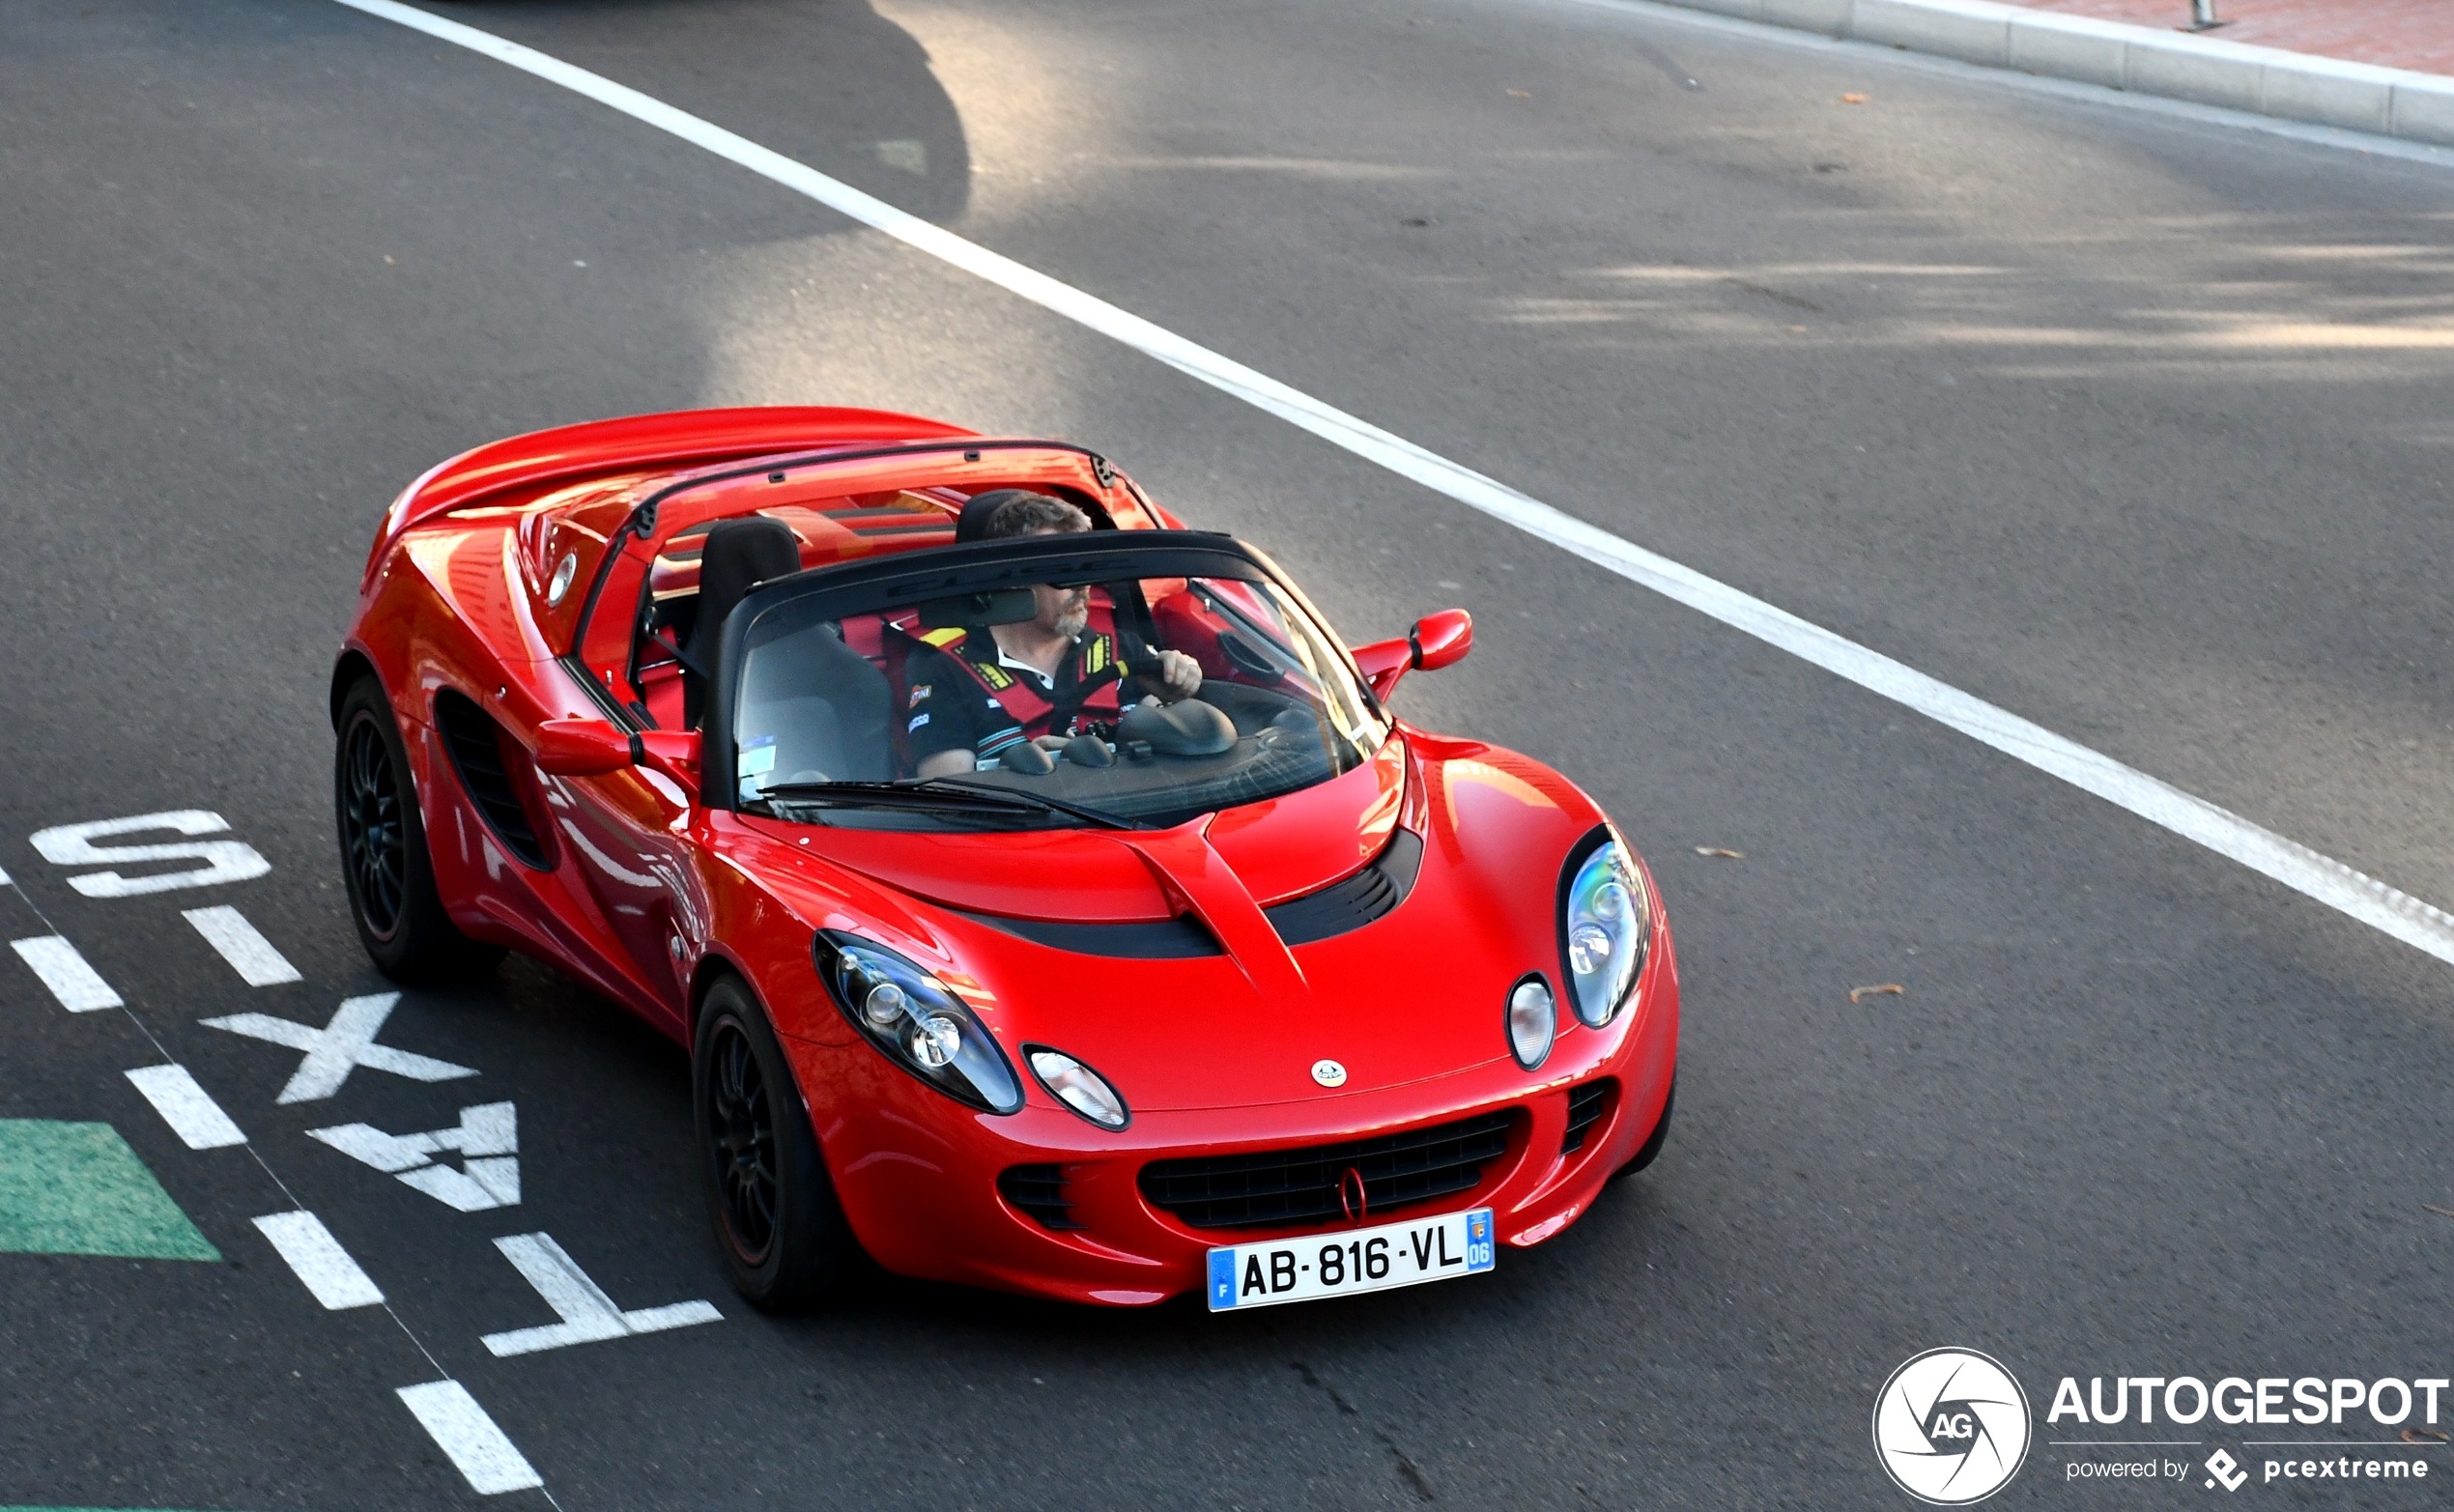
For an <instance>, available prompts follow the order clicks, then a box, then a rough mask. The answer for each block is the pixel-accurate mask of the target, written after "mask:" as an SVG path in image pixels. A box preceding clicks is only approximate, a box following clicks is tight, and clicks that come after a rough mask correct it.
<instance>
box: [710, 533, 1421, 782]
mask: <svg viewBox="0 0 2454 1512" xmlns="http://www.w3.org/2000/svg"><path fill="white" fill-rule="evenodd" d="M1127 534H1128V532H1106V531H1103V532H1099V533H1098V534H1097V535H1096V536H1090V537H1086V536H1082V535H1076V536H1071V537H1049V536H1042V537H1037V538H1031V539H1026V540H1021V541H1007V542H999V543H995V544H994V545H984V546H973V547H956V548H950V549H946V550H944V551H935V552H931V551H924V552H917V553H912V554H909V556H907V557H906V558H905V561H904V563H903V564H900V566H899V570H900V572H901V576H902V577H903V579H904V580H905V581H904V582H903V583H901V584H897V583H893V582H882V581H881V579H882V578H884V577H886V576H888V575H887V574H883V573H881V572H880V571H879V570H877V568H876V567H875V566H871V567H868V568H852V569H844V571H845V572H849V573H853V574H856V575H857V576H858V578H859V580H860V581H859V582H858V583H857V584H856V585H853V586H850V587H847V588H845V589H843V590H842V591H838V592H834V593H829V592H827V591H824V586H823V580H825V579H827V578H830V577H839V576H841V575H842V574H841V573H815V574H806V575H804V577H803V578H802V579H799V580H794V581H795V583H807V584H809V585H811V586H810V587H809V588H804V589H801V590H799V591H797V592H792V593H787V594H785V595H783V596H782V597H780V598H779V596H778V590H779V589H780V588H784V587H785V586H786V585H769V586H768V587H766V588H763V589H761V590H759V591H758V592H757V593H756V595H754V597H753V599H751V600H746V601H745V602H744V604H743V607H742V610H741V611H740V612H739V613H738V614H737V616H736V617H738V618H741V619H743V620H745V621H747V623H746V625H734V626H730V627H728V630H729V631H730V632H732V633H729V634H728V636H727V646H726V655H727V656H728V659H729V661H728V666H729V667H730V669H731V670H733V675H732V676H731V677H730V678H729V679H728V680H729V682H730V685H731V690H732V695H733V697H732V705H731V709H730V714H731V718H730V720H729V721H728V722H727V723H728V724H729V729H728V730H720V729H719V728H718V722H716V721H711V722H710V724H711V731H710V732H711V734H717V733H724V734H729V736H730V740H729V744H730V746H731V750H732V756H733V770H734V778H735V782H736V784H737V790H736V802H737V804H738V806H739V807H741V808H742V809H744V810H746V811H748V812H751V813H762V814H766V815H769V816H772V817H776V818H782V819H787V820H792V821H796V822H801V823H810V824H827V825H839V826H851V827H860V828H870V829H916V830H942V829H960V830H982V829H991V830H994V829H1015V828H1026V829H1041V828H1070V827H1075V826H1080V825H1085V824H1102V825H1121V826H1132V827H1152V826H1162V825H1169V824H1175V823H1179V822H1181V821H1183V820H1184V819H1186V818H1189V817H1191V816H1193V815H1195V814H1198V813H1210V812H1213V811H1216V810H1220V809H1226V808H1231V807H1234V806H1236V805H1239V804H1246V803H1252V802H1255V801H1258V800H1260V799H1264V798H1270V797H1275V796H1277V795H1279V794H1282V793H1288V792H1292V791H1295V790H1297V789H1298V788H1302V787H1309V786H1311V785H1315V784H1317V783H1323V782H1327V781H1328V780H1329V779H1331V778H1333V777H1336V776H1339V775H1340V774H1342V773H1345V772H1348V771H1352V770H1353V769H1354V768H1355V767H1356V766H1357V765H1359V764H1361V763H1362V762H1363V761H1364V760H1365V759H1366V758H1367V757H1369V756H1371V754H1372V753H1373V752H1374V751H1375V750H1377V749H1378V748H1379V746H1380V743H1381V741H1382V740H1383V739H1384V737H1385V736H1386V733H1387V727H1386V726H1385V724H1384V722H1383V719H1382V717H1381V715H1380V714H1379V713H1378V711H1377V709H1376V708H1375V706H1374V704H1373V703H1372V700H1371V699H1370V698H1369V697H1368V695H1366V694H1365V693H1364V691H1363V690H1362V688H1361V687H1360V686H1358V684H1357V683H1356V680H1355V673H1354V671H1353V670H1352V664H1351V663H1350V662H1349V660H1348V659H1347V657H1346V655H1345V653H1344V651H1343V650H1342V649H1340V647H1339V645H1338V643H1337V642H1336V640H1335V639H1334V638H1333V637H1332V636H1331V635H1330V634H1329V632H1328V631H1327V630H1326V629H1325V628H1323V627H1322V626H1321V624H1320V623H1319V622H1318V621H1317V620H1316V619H1315V618H1314V617H1313V615H1312V614H1311V613H1309V611H1308V610H1307V608H1306V607H1305V605H1304V604H1303V602H1302V600H1301V598H1300V596H1299V595H1298V594H1297V593H1295V592H1294V591H1293V590H1292V589H1290V588H1287V587H1285V586H1283V585H1281V584H1280V583H1279V582H1278V581H1276V580H1275V578H1274V576H1273V574H1272V573H1270V571H1269V570H1268V569H1267V567H1266V566H1265V565H1264V564H1263V563H1261V562H1259V561H1257V560H1255V559H1252V558H1250V557H1248V556H1244V555H1243V549H1242V548H1241V547H1236V546H1235V545H1234V543H1232V542H1227V541H1225V540H1224V538H1220V537H1206V538H1204V541H1205V544H1204V546H1203V547H1202V549H1199V550H1197V551H1188V550H1185V549H1184V548H1177V549H1175V550H1174V551H1173V552H1171V551H1170V550H1169V549H1168V548H1166V547H1154V546H1150V545H1146V544H1143V543H1144V542H1147V541H1148V539H1149V538H1148V537H1147V536H1145V537H1143V541H1142V542H1136V541H1131V540H1120V539H1119V537H1120V536H1122V535H1127ZM1129 534H1130V535H1134V536H1140V535H1141V534H1142V532H1138V531H1136V532H1129ZM1222 548H1226V549H1222ZM941 556H942V557H945V558H947V559H948V560H949V561H950V562H955V563H956V564H957V565H956V566H954V567H953V568H952V570H949V571H941V572H915V571H912V570H910V569H911V568H913V567H918V566H920V565H921V563H920V561H919V560H918V558H922V557H941ZM1170 567H1178V568H1183V569H1185V570H1184V571H1183V572H1182V573H1181V574H1179V573H1168V572H1167V571H1166V569H1168V568H1170ZM812 589H815V591H813V590H812ZM762 600H763V601H767V602H760V601H762ZM713 752H714V748H712V747H711V756H712V755H713Z"/></svg>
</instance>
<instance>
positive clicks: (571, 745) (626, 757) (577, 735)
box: [537, 719, 631, 777]
mask: <svg viewBox="0 0 2454 1512" xmlns="http://www.w3.org/2000/svg"><path fill="white" fill-rule="evenodd" d="M630 764H631V742H630V737H629V736H627V735H625V734H623V733H622V732H621V731H620V730H618V729H615V728H614V727H613V726H611V725H609V724H607V723H606V722H605V721H603V720H601V719H550V720H547V721H546V722H545V723H544V724H542V725H539V726H538V727H537V770H538V771H540V772H545V773H548V774H550V775H552V776H555V777H598V776H602V775H603V774H605V773H607V772H618V771H620V770H621V769H622V768H624V767H626V766H628V765H630Z"/></svg>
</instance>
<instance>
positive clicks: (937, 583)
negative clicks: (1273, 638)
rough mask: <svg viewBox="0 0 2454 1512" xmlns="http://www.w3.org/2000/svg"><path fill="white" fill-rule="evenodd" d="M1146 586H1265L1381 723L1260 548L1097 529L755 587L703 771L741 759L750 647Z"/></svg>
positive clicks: (726, 658) (707, 727)
mask: <svg viewBox="0 0 2454 1512" xmlns="http://www.w3.org/2000/svg"><path fill="white" fill-rule="evenodd" d="M1146 578H1227V579H1238V580H1244V581H1259V582H1265V583H1268V584H1270V585H1271V586H1273V587H1275V588H1277V589H1278V590H1279V591H1280V592H1282V593H1284V594H1286V595H1287V597H1288V598H1289V599H1290V600H1292V601H1293V602H1294V603H1295V604H1296V605H1297V606H1298V608H1300V609H1301V610H1302V611H1303V613H1305V614H1307V615H1309V616H1310V617H1311V620H1312V622H1313V624H1315V625H1316V626H1319V627H1320V629H1321V631H1322V639H1323V640H1324V641H1327V642H1328V643H1329V644H1331V645H1333V646H1335V647H1336V648H1337V653H1338V656H1339V658H1340V660H1341V662H1342V663H1343V664H1344V666H1345V669H1346V671H1347V675H1348V676H1350V677H1352V678H1353V679H1354V680H1355V689H1356V691H1357V693H1358V694H1359V695H1360V696H1361V698H1362V699H1363V701H1364V704H1365V706H1366V707H1368V708H1370V709H1371V710H1372V712H1373V714H1374V716H1375V717H1376V718H1378V719H1380V720H1381V721H1382V723H1383V724H1384V725H1385V724H1386V723H1387V720H1388V714H1387V711H1386V710H1385V709H1384V708H1383V707H1382V706H1381V702H1380V700H1379V699H1377V698H1375V697H1373V694H1372V684H1371V682H1370V680H1369V679H1367V678H1366V677H1365V676H1364V675H1363V672H1362V670H1361V669H1360V668H1358V667H1357V666H1356V665H1355V655H1354V653H1353V652H1352V651H1351V650H1349V649H1348V647H1347V645H1346V642H1343V641H1341V640H1339V639H1338V638H1337V636H1336V635H1335V634H1333V633H1331V632H1330V631H1329V628H1328V621H1327V620H1326V619H1324V618H1323V617H1322V615H1321V612H1320V611H1319V610H1318V609H1316V608H1314V607H1313V603H1312V601H1311V600H1310V599H1309V598H1307V597H1305V596H1304V592H1303V590H1302V589H1301V588H1299V587H1298V586H1296V585H1295V584H1294V583H1293V582H1292V581H1291V580H1289V578H1288V577H1287V575H1286V574H1285V573H1283V572H1281V571H1279V570H1278V564H1277V563H1276V562H1274V561H1271V560H1270V557H1269V556H1267V555H1265V554H1264V553H1263V552H1262V551H1261V550H1260V549H1259V548H1258V547H1255V546H1252V545H1250V544H1248V543H1246V542H1244V541H1241V540H1239V539H1237V538H1236V537H1235V536H1232V535H1226V534H1222V533H1219V532H1215V531H1210V530H1096V531H1075V532H1073V533H1070V534H1066V535H1031V536H1021V537H1015V538H1009V539H1006V540H998V541H974V542H970V543H967V544H962V545H956V546H930V547H923V548H921V549H919V550H917V551H908V552H897V553H894V554H892V555H890V556H872V557H868V558H866V559H864V560H861V561H856V562H844V563H840V564H838V565H834V566H827V567H813V568H811V569H809V570H808V571H805V572H796V573H794V574H793V575H792V576H790V577H788V578H776V579H773V580H772V581H769V582H766V583H762V584H760V585H757V586H756V587H755V588H753V589H751V590H750V591H749V592H748V593H746V594H744V595H742V599H741V603H740V604H739V605H738V606H736V607H735V608H734V610H733V612H732V613H731V614H730V615H729V616H728V618H727V619H726V620H725V627H724V631H723V634H722V636H721V637H720V638H719V640H718V642H717V651H716V667H715V675H714V676H713V677H711V678H709V679H708V697H707V704H706V713H705V715H704V717H703V718H702V720H701V722H700V727H699V728H700V749H699V771H700V772H701V773H702V774H703V773H709V772H718V773H729V772H731V771H732V770H733V769H734V766H735V763H736V762H737V760H738V759H739V754H738V753H737V752H735V751H734V749H733V706H734V704H735V702H736V701H737V699H738V696H739V691H740V678H741V668H742V664H743V661H744V659H745V658H746V657H747V656H748V655H749V653H750V650H751V648H752V647H753V646H754V645H756V644H759V643H763V642H766V641H769V640H772V639H775V638H776V637H778V636H781V635H785V634H787V633H789V632H791V631H794V630H799V629H804V628H807V627H808V626H809V625H811V624H813V623H815V622H818V621H822V620H837V619H843V618H846V617H848V616H851V615H855V614H866V613H877V612H878V611H881V610H887V609H893V608H895V607H897V606H899V605H906V604H911V603H915V602H918V601H920V600H923V599H936V598H954V597H956V596H958V595H961V594H967V593H980V592H986V591H992V590H994V589H998V588H1020V587H1029V586H1031V585H1033V584H1042V583H1063V582H1069V581H1071V582H1081V583H1101V582H1115V581H1118V580H1123V579H1146ZM699 801H700V803H701V804H702V805H703V806H705V807H707V808H710V809H728V810H738V809H739V808H740V805H741V795H740V793H739V791H738V790H737V785H735V784H732V783H730V782H707V781H702V782H701V783H700V784H699Z"/></svg>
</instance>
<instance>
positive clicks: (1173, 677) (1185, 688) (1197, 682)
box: [1158, 651, 1202, 703]
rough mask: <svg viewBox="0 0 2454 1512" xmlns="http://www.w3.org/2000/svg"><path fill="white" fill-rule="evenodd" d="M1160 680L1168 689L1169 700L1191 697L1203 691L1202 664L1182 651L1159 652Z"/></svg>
mask: <svg viewBox="0 0 2454 1512" xmlns="http://www.w3.org/2000/svg"><path fill="white" fill-rule="evenodd" d="M1158 676H1159V681H1160V682H1161V683H1162V684H1164V685H1165V687H1166V690H1167V701H1168V702H1170V703H1173V702H1175V701H1176V700H1177V699H1189V698H1191V697H1192V696H1193V695H1194V694H1197V693H1199V692H1201V691H1202V664H1201V663H1199V662H1197V661H1194V660H1193V659H1192V658H1191V657H1189V656H1186V655H1185V654H1184V652H1182V651H1161V652H1159V653H1158Z"/></svg>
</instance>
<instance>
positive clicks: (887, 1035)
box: [813, 929, 1022, 1113]
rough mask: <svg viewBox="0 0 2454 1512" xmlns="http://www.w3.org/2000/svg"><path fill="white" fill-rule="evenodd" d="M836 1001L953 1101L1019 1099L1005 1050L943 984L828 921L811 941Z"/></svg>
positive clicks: (1006, 1102)
mask: <svg viewBox="0 0 2454 1512" xmlns="http://www.w3.org/2000/svg"><path fill="white" fill-rule="evenodd" d="M813 950H814V954H815V955H816V956H817V962H818V975H819V976H821V977H823V978H825V979H826V983H827V985H828V986H830V987H832V988H834V989H835V1003H836V1007H838V1008H840V1009H842V1011H843V1016H844V1017H846V1018H848V1019H850V1020H851V1021H852V1027H853V1028H855V1029H858V1030H859V1031H860V1032H861V1037H862V1038H863V1039H865V1040H867V1041H869V1042H870V1043H871V1044H873V1045H875V1046H877V1048H878V1050H879V1051H880V1052H881V1053H882V1054H884V1055H885V1057H886V1058H887V1059H888V1060H890V1061H893V1062H894V1063H895V1064H896V1065H898V1066H900V1067H901V1068H903V1070H907V1071H910V1072H911V1073H912V1074H913V1075H915V1076H918V1077H919V1078H920V1079H921V1080H923V1081H925V1082H927V1083H928V1084H929V1085H930V1086H932V1087H934V1088H936V1089H937V1090H938V1091H940V1092H942V1093H944V1094H946V1096H948V1097H950V1098H954V1099H955V1100H956V1101H957V1102H962V1103H968V1104H969V1105H970V1106H972V1107H976V1108H984V1109H986V1110H987V1111H989V1112H991V1113H1012V1112H1014V1111H1015V1110H1016V1109H1018V1108H1020V1107H1021V1106H1022V1084H1021V1083H1020V1082H1019V1081H1017V1080H1015V1079H1014V1073H1013V1067H1011V1066H1009V1065H1007V1064H1006V1053H1005V1051H1003V1050H1001V1049H999V1048H998V1047H997V1041H996V1040H995V1039H994V1038H993V1037H992V1036H991V1035H990V1034H989V1033H988V1030H987V1028H986V1027H985V1026H984V1025H983V1024H982V1023H981V1022H980V1020H979V1019H978V1018H976V1017H974V1016H973V1015H972V1012H971V1010H970V1009H969V1008H967V1007H965V1006H964V1004H963V1000H962V999H960V998H958V997H956V996H955V994H954V992H953V991H952V990H950V989H949V988H948V987H947V985H946V984H944V983H942V982H940V981H938V980H937V979H936V978H935V977H932V976H930V975H929V974H928V973H927V972H926V971H923V970H922V969H921V968H920V967H919V966H917V965H915V964H913V963H912V962H911V961H908V960H906V959H904V958H903V957H902V956H898V955H896V954H895V953H894V952H893V951H890V950H888V949H887V948H886V947H885V946H883V945H878V944H875V943H873V942H871V941H869V940H865V939H862V938H861V937H860V936H859V935H857V934H843V933H840V932H838V931H836V930H832V929H828V930H822V931H820V933H819V935H818V937H817V942H816V944H815V946H814V947H813Z"/></svg>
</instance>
